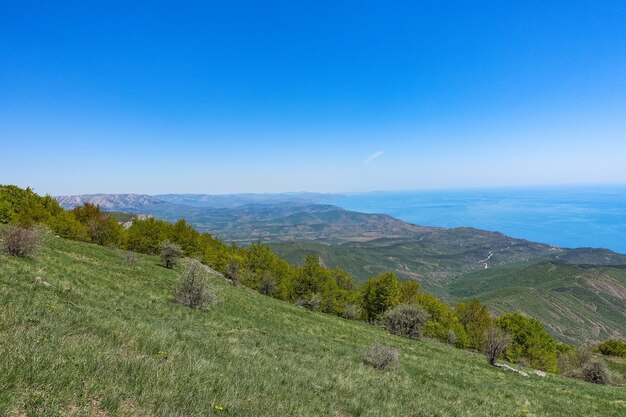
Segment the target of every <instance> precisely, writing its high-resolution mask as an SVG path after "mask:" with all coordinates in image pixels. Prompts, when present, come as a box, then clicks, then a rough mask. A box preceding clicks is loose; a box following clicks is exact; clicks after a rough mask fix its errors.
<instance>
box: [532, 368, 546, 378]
mask: <svg viewBox="0 0 626 417" xmlns="http://www.w3.org/2000/svg"><path fill="white" fill-rule="evenodd" d="M533 374H535V375H537V376H538V377H541V378H545V377H546V375H547V374H546V373H545V372H543V371H540V370H538V369H535V371H534V372H533Z"/></svg>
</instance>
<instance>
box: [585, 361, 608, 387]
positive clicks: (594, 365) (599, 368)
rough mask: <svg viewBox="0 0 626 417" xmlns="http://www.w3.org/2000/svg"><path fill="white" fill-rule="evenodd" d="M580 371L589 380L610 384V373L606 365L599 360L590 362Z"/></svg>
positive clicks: (595, 382)
mask: <svg viewBox="0 0 626 417" xmlns="http://www.w3.org/2000/svg"><path fill="white" fill-rule="evenodd" d="M580 373H581V376H582V378H583V379H584V380H585V381H587V382H593V383H594V384H608V383H609V382H610V375H609V371H608V369H607V367H606V365H605V364H604V362H600V361H598V360H592V361H590V362H588V363H587V364H586V365H585V366H583V367H582V369H581V370H580Z"/></svg>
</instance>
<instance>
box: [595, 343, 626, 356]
mask: <svg viewBox="0 0 626 417" xmlns="http://www.w3.org/2000/svg"><path fill="white" fill-rule="evenodd" d="M598 352H600V353H601V354H603V355H606V356H617V357H620V358H626V342H623V341H622V340H618V339H609V340H606V341H604V342H602V343H600V344H599V345H598Z"/></svg>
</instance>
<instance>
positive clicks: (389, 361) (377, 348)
mask: <svg viewBox="0 0 626 417" xmlns="http://www.w3.org/2000/svg"><path fill="white" fill-rule="evenodd" d="M399 354H400V352H399V351H398V349H394V348H392V347H389V346H385V345H382V344H380V343H378V342H376V343H374V344H372V345H371V346H369V347H368V348H367V349H365V350H363V352H362V353H361V358H362V359H363V362H364V363H365V364H367V365H370V366H373V367H374V368H376V369H381V370H384V369H392V368H395V367H396V366H397V365H398V356H399Z"/></svg>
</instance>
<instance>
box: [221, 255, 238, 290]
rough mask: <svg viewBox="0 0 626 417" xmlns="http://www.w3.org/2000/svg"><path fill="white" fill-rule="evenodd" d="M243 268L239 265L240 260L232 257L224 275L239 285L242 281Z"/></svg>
mask: <svg viewBox="0 0 626 417" xmlns="http://www.w3.org/2000/svg"><path fill="white" fill-rule="evenodd" d="M240 269H241V268H240V267H239V262H237V261H235V260H234V259H231V260H230V262H228V266H227V267H226V272H224V277H225V278H226V279H227V280H229V281H230V282H231V283H232V284H233V285H237V284H238V283H239V282H241V270H240Z"/></svg>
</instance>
